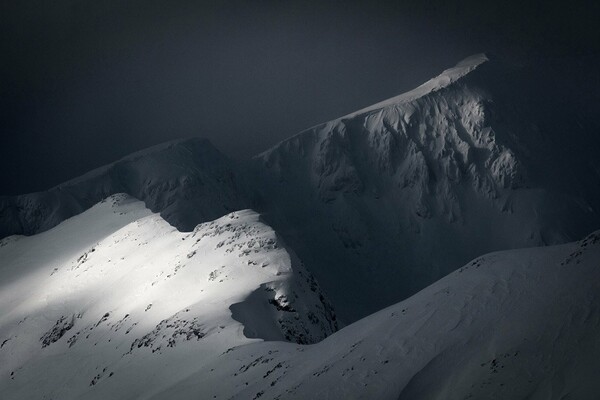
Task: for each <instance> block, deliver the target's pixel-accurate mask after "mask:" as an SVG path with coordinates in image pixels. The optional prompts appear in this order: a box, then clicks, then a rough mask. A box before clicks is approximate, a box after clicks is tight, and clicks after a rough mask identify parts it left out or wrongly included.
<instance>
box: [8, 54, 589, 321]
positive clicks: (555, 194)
mask: <svg viewBox="0 0 600 400" xmlns="http://www.w3.org/2000/svg"><path fill="white" fill-rule="evenodd" d="M536 74H539V71H536V70H529V69H527V68H524V67H519V66H512V65H508V64H506V63H504V62H503V61H501V60H498V59H494V58H491V59H490V57H488V56H486V55H484V54H479V55H475V56H472V57H469V58H467V59H465V60H463V61H462V62H460V63H458V64H457V65H456V66H455V67H453V68H450V69H448V70H446V71H444V72H442V73H441V74H440V75H439V76H437V77H435V78H433V79H431V80H430V81H428V82H426V83H424V84H423V85H421V86H419V87H418V88H416V89H414V90H412V91H410V92H408V93H404V94H401V95H399V96H396V97H393V98H391V99H388V100H385V101H383V102H380V103H378V104H375V105H373V106H370V107H367V108H364V109H362V110H360V111H357V112H354V113H351V114H349V115H346V116H344V117H341V118H338V119H335V120H333V121H329V122H327V123H324V124H321V125H318V126H315V127H313V128H310V129H308V130H306V131H303V132H301V133H299V134H298V135H296V136H294V137H292V138H290V139H288V140H285V141H283V142H282V143H279V144H277V145H276V146H274V147H273V148H271V149H269V150H267V151H265V152H264V153H262V154H260V155H258V156H256V157H255V158H254V159H253V160H252V161H250V162H249V163H235V162H232V161H230V160H229V159H228V158H227V157H226V156H224V155H222V154H221V153H220V152H219V151H218V150H216V149H215V148H214V147H213V146H212V145H211V144H210V143H208V142H207V141H206V140H200V139H189V140H181V141H176V142H171V143H166V144H163V145H159V146H155V147H153V148H150V149H147V150H143V151H141V152H138V153H136V154H133V155H131V156H129V157H126V158H124V159H122V160H120V161H117V162H116V163H114V164H111V165H109V166H106V167H103V168H99V169H98V170H95V171H92V172H90V173H88V174H86V175H84V176H82V177H80V178H77V179H75V180H72V181H70V182H67V183H64V184H62V185H59V186H57V187H55V188H52V189H50V190H49V191H46V192H41V193H33V194H27V195H21V196H14V197H0V221H2V223H1V224H0V237H4V236H7V235H11V234H33V233H36V232H41V231H44V230H47V229H49V228H51V227H53V226H55V225H56V224H57V223H59V222H61V221H63V220H64V219H66V218H68V217H70V216H72V215H76V214H78V213H80V212H82V211H84V210H86V209H88V208H89V207H91V206H92V205H93V204H95V203H96V202H98V201H100V200H101V199H103V198H105V197H106V196H109V195H111V194H114V193H121V192H124V193H128V194H130V195H131V196H133V197H135V198H137V199H140V200H142V201H144V202H145V204H146V206H147V207H148V208H150V209H151V210H152V211H153V212H159V213H160V214H161V216H162V217H163V218H164V219H165V220H166V221H168V222H169V223H170V224H171V225H173V226H175V227H177V228H178V229H179V230H181V231H191V230H192V229H194V227H195V226H196V225H197V224H199V223H202V222H206V221H210V220H213V219H215V218H218V217H220V216H222V215H223V214H225V213H227V212H229V211H234V210H240V209H245V208H252V209H255V210H257V211H258V212H260V213H261V214H262V215H263V216H264V218H265V220H266V221H267V222H268V224H269V225H271V226H273V227H274V229H275V230H276V231H277V232H278V233H279V234H280V235H282V237H283V238H284V239H285V240H286V242H287V243H289V244H290V246H291V247H292V248H293V249H294V250H295V251H296V253H297V254H298V255H299V256H300V258H301V259H302V260H303V261H304V262H305V263H306V265H307V267H308V269H309V270H310V271H311V272H312V273H314V274H315V276H316V277H317V279H318V280H319V281H320V282H321V284H322V285H323V287H324V290H325V291H326V292H327V293H328V294H329V296H330V298H331V300H332V302H333V303H334V304H336V309H337V310H338V313H339V316H340V317H341V318H342V320H344V321H347V322H350V321H355V320H356V319H358V318H360V317H363V316H365V315H367V314H369V313H372V312H374V311H376V310H378V309H380V308H381V307H384V306H387V305H390V304H392V303H394V302H397V301H399V300H401V299H404V298H406V297H407V296H409V295H410V294H413V293H415V292H416V291H418V290H420V289H422V288H423V287H425V286H426V285H427V284H430V283H432V282H434V281H435V280H437V279H439V278H441V277H442V276H444V275H445V274H447V273H449V272H451V271H452V270H454V269H456V268H458V267H459V266H460V265H462V264H464V263H465V262H467V261H468V260H469V259H472V258H474V257H476V256H478V255H480V254H483V253H486V252H489V251H496V250H502V249H510V248H520V247H527V246H539V245H547V244H555V243H564V242H567V241H570V240H577V239H578V238H580V237H582V236H584V235H586V234H587V233H588V232H591V231H593V230H594V229H597V228H598V226H600V214H599V211H598V208H597V204H600V161H599V160H600V159H599V158H598V157H597V154H598V153H599V152H600V148H598V141H597V140H595V139H594V135H595V134H596V133H597V132H598V129H600V127H598V126H597V124H596V125H593V124H592V125H590V124H589V123H587V122H586V121H588V120H589V118H588V119H585V118H584V117H585V115H584V116H581V115H579V112H580V111H579V110H580V109H582V108H583V107H581V104H579V103H576V102H572V101H568V99H567V100H564V99H558V98H555V97H556V96H552V95H551V94H552V90H551V89H548V86H551V85H552V84H558V83H551V82H550V83H549V82H545V81H542V82H540V79H539V78H537V77H536Z"/></svg>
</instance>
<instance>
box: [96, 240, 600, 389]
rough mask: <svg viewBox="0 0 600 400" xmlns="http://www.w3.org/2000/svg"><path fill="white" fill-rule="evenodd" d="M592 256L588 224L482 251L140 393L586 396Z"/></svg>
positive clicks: (593, 326) (595, 314)
mask: <svg viewBox="0 0 600 400" xmlns="http://www.w3.org/2000/svg"><path fill="white" fill-rule="evenodd" d="M599 265H600V232H596V233H594V234H591V235H589V236H588V237H586V238H585V239H584V240H582V241H580V242H577V243H571V244H567V245H561V246H549V247H540V248H532V249H520V250H511V251H505V252H498V253H492V254H487V255H484V256H481V257H478V258H477V259H475V260H473V261H471V262H469V263H468V264H466V265H464V266H463V267H462V268H460V269H458V270H457V271H455V272H453V273H452V274H450V275H448V276H446V277H445V278H443V279H441V280H440V281H438V282H436V283H435V284H433V285H431V286H429V287H427V288H425V289H424V290H422V291H421V292H419V293H417V294H416V295H414V296H413V297H411V298H409V299H407V300H405V301H403V302H401V303H398V304H395V305H393V306H391V307H388V308H386V309H384V310H381V311H379V312H377V313H376V314H374V315H371V316H369V317H367V318H364V319H362V320H360V321H358V322H356V323H354V324H352V325H349V326H347V327H345V328H344V329H342V330H340V331H339V332H337V333H334V334H333V335H331V336H329V337H328V338H327V339H325V340H324V341H322V342H319V343H317V344H315V345H311V346H296V345H292V344H289V343H283V342H262V343H261V342H255V343H248V344H246V345H243V346H238V347H236V348H234V349H233V350H231V351H229V352H227V353H226V354H223V356H221V357H219V358H215V359H211V360H206V362H205V363H203V362H198V363H197V364H196V365H194V366H193V367H192V369H190V370H186V374H189V375H188V376H182V377H181V380H180V381H179V382H178V383H177V384H175V385H173V386H172V387H170V388H168V389H166V390H164V391H162V392H159V393H156V394H155V395H154V396H153V397H151V398H152V399H157V400H158V399H189V398H206V399H210V398H217V399H230V398H232V399H258V398H260V399H308V398H315V399H382V400H386V399H390V400H397V399H411V400H414V399H417V400H419V399H440V400H441V399H465V398H467V399H469V398H472V399H481V398H498V399H516V400H519V399H523V400H525V399H556V400H558V399H564V398H568V397H572V398H577V399H592V398H595V397H596V396H597V394H598V392H599V391H600V382H599V381H598V379H597V371H598V370H600V343H599V341H598V335H599V334H600V268H598V266H599ZM223 382H227V384H223ZM115 387H117V386H113V384H112V382H111V381H110V380H106V381H105V382H102V383H101V384H100V385H97V386H96V387H95V388H93V389H92V390H91V391H90V392H89V393H88V394H87V396H86V398H97V399H102V398H108V397H114V396H113V393H115ZM123 387H127V385H123ZM117 393H119V394H120V393H121V391H120V390H119V391H118V392H117ZM142 393H147V392H142ZM137 397H142V398H145V396H144V395H142V394H140V395H138V396H137Z"/></svg>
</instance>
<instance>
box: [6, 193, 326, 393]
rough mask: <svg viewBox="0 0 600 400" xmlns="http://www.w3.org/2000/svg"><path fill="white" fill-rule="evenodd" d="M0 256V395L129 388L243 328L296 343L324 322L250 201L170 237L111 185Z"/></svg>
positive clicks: (252, 336)
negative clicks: (82, 208) (248, 206)
mask: <svg viewBox="0 0 600 400" xmlns="http://www.w3.org/2000/svg"><path fill="white" fill-rule="evenodd" d="M0 260H2V262H1V265H2V268H0V282H1V283H0V346H1V348H0V393H2V394H3V398H10V399H20V398H22V399H30V398H62V399H67V398H80V397H82V396H83V397H87V394H88V392H90V391H92V392H93V391H94V388H95V387H96V386H97V385H99V386H102V385H105V387H108V386H110V387H112V388H113V389H115V388H119V389H118V390H116V389H115V390H116V391H115V392H114V393H113V395H111V396H110V397H112V398H118V397H122V398H127V397H128V396H134V397H139V396H138V394H139V393H147V394H151V393H153V392H155V391H158V390H160V389H161V388H163V387H168V386H170V385H173V384H174V383H175V382H177V381H178V380H180V379H182V378H183V377H185V376H187V374H188V372H189V371H193V370H194V369H195V368H197V366H198V365H207V363H210V362H211V361H210V360H213V361H214V360H217V359H218V358H219V357H220V356H221V355H222V354H223V353H226V352H228V351H231V349H232V348H233V347H235V346H240V345H244V344H247V343H253V342H256V341H261V340H256V338H258V339H265V340H287V341H290V342H295V343H303V344H306V343H314V342H316V341H319V340H322V339H323V338H325V337H326V336H327V335H329V334H331V333H332V332H334V331H335V330H336V329H337V322H336V318H335V314H334V312H333V310H332V308H331V306H330V305H329V303H328V302H327V300H326V299H325V297H324V296H323V294H322V293H321V291H320V289H319V286H318V284H317V282H316V281H315V279H314V278H312V276H311V275H310V274H309V273H308V272H307V271H306V270H305V269H304V267H303V266H302V263H301V262H300V261H299V260H298V258H297V257H296V256H295V255H294V254H293V253H292V252H291V251H289V250H288V249H287V248H286V247H285V246H284V244H283V242H282V241H281V239H280V238H279V237H278V236H277V235H276V234H275V232H274V231H273V230H272V229H271V228H269V227H268V226H267V225H265V224H263V223H262V222H260V218H259V216H258V214H256V213H254V212H253V211H250V210H245V211H236V212H232V213H230V214H228V215H226V216H224V217H222V218H219V219H217V220H215V221H212V222H206V223H204V224H201V225H198V226H197V227H196V228H195V229H194V230H193V231H192V232H189V233H181V232H178V231H177V230H176V229H175V228H173V227H172V226H170V225H169V224H168V223H166V222H165V221H164V220H163V219H162V218H161V217H160V216H159V215H158V214H153V213H152V212H150V211H149V210H148V209H146V208H145V207H144V205H143V203H142V202H140V201H136V200H135V199H133V198H131V197H129V196H127V195H122V194H119V195H114V196H111V197H109V198H107V199H106V200H104V201H102V202H101V203H99V204H97V205H95V206H94V207H92V208H91V209H89V210H88V211H86V212H84V213H82V214H80V215H78V216H76V217H73V218H71V219H68V220H66V221H64V222H63V223H61V224H59V225H58V226H56V227H55V228H53V229H51V230H49V231H46V232H44V233H41V234H38V235H34V236H30V237H24V236H10V237H7V238H5V239H3V240H2V241H1V242H0ZM90 355H93V356H92V357H90ZM32 382H35V384H34V385H32ZM125 382H126V383H125Z"/></svg>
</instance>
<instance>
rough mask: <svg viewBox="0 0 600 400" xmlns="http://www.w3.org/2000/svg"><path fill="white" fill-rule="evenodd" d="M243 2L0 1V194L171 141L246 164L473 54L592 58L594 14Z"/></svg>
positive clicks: (436, 5)
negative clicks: (185, 141) (185, 140)
mask: <svg viewBox="0 0 600 400" xmlns="http://www.w3.org/2000/svg"><path fill="white" fill-rule="evenodd" d="M247 3H250V2H232V1H218V2H206V1H175V0H168V1H167V0H165V1H152V0H147V1H127V0H119V1H91V0H90V1H83V0H70V1H66V0H56V1H46V0H43V1H34V0H29V1H22V0H14V1H13V0H4V1H2V4H1V5H0V46H1V47H0V51H1V53H0V60H1V61H0V72H1V75H0V132H1V138H2V142H1V146H0V194H16V193H24V192H31V191H37V190H43V189H47V188H49V187H51V186H53V185H55V184H58V183H60V182H62V181H64V180H67V179H69V178H72V177H75V176H77V175H80V174H82V173H84V172H86V171H88V170H89V169H92V168H94V167H97V166H100V165H102V164H105V163H108V162H111V161H113V160H115V159H117V158H119V157H121V156H124V155H126V154H128V153H130V152H132V151H135V150H137V149H140V148H143V147H147V146H150V145H153V144H156V143H159V142H162V141H165V140H170V139H174V138H178V137H188V136H203V137H206V138H208V139H210V140H211V141H212V142H213V143H214V144H215V145H216V146H217V147H218V148H220V149H221V150H222V151H223V152H225V153H226V154H228V155H230V156H232V157H235V158H247V157H250V156H252V155H253V154H255V153H257V152H260V151H262V150H264V149H266V148H268V147H270V145H272V144H274V143H276V142H278V141H279V140H282V139H284V138H286V137H288V136H291V135H293V134H295V133H297V132H298V131H300V130H302V129H305V128H308V127H310V126H312V125H315V124H317V123H320V122H324V121H327V120H329V119H333V118H336V117H338V116H341V115H344V114H346V113H349V112H351V111H354V110H356V109H359V108H362V107H364V106H367V105H369V104H372V103H375V102H377V101H380V100H382V99H385V98H388V97H391V96H394V95H396V94H399V93H401V92H404V91H406V90H409V89H411V88H412V87H414V86H417V85H419V84H420V83H422V82H423V81H425V80H427V79H429V78H430V77H432V76H434V75H436V74H438V73H439V72H441V70H443V69H444V68H446V67H449V66H452V65H454V64H455V63H456V62H457V61H459V60H460V59H462V58H464V57H466V56H468V55H471V54H473V53H478V52H482V51H488V52H490V51H491V52H494V53H495V54H499V55H502V56H504V57H507V58H512V59H518V60H529V59H532V58H541V59H544V58H556V57H562V58H565V57H569V58H577V57H581V56H584V57H589V56H590V54H591V55H592V56H593V57H594V56H595V55H597V54H598V48H599V45H600V43H599V33H598V29H596V28H595V26H594V24H595V23H597V22H598V19H599V18H598V17H599V16H600V14H599V12H598V11H599V9H598V2H594V3H593V2H575V1H569V2H564V3H560V4H559V3H557V2H552V1H546V2H541V1H540V2H523V1H520V2H500V1H495V2H486V1H477V2H476V1H466V2H455V1H430V2H427V1H421V0H410V1H398V2H394V3H391V2H388V3H381V2H373V1H370V2H364V3H356V2H352V3H349V2H325V1H317V2H311V1H308V2H253V4H252V5H248V4H247ZM555 3H556V4H555Z"/></svg>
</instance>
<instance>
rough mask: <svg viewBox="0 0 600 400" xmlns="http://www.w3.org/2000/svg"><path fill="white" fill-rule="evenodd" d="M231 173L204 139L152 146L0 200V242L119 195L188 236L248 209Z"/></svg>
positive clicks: (31, 232)
mask: <svg viewBox="0 0 600 400" xmlns="http://www.w3.org/2000/svg"><path fill="white" fill-rule="evenodd" d="M234 169H235V168H234V166H232V165H231V163H230V162H229V160H228V159H227V158H226V157H225V156H223V155H222V154H221V153H219V151H218V150H216V149H215V148H214V147H213V146H212V145H211V144H210V143H209V142H208V141H207V140H203V139H188V140H180V141H175V142H169V143H165V144H162V145H158V146H154V147H151V148H149V149H146V150H143V151H140V152H137V153H134V154H132V155H130V156H128V157H125V158H123V159H122V160H119V161H117V162H115V163H113V164H110V165H107V166H105V167H102V168H98V169H96V170H94V171H92V172H90V173H88V174H85V175H83V176H81V177H79V178H76V179H74V180H71V181H69V182H66V183H63V184H61V185H59V186H57V187H54V188H52V189H50V190H48V191H46V192H40V193H31V194H26V195H21V196H14V197H8V196H4V197H1V196H0V221H2V224H0V237H5V236H8V235H13V234H26V235H31V234H34V233H37V232H42V231H45V230H47V229H49V228H52V227H53V226H55V225H57V224H58V223H60V222H61V221H63V220H65V219H67V218H69V217H71V216H73V215H76V214H79V213H81V212H83V211H85V210H87V209H88V208H90V207H91V206H93V205H94V204H96V203H97V202H99V201H100V200H102V199H104V198H106V197H107V196H109V195H111V194H115V193H121V192H124V193H128V194H130V195H132V196H134V197H135V198H138V199H141V200H142V201H144V202H145V203H146V205H147V206H148V207H149V208H150V209H151V210H153V211H155V212H160V213H161V215H162V217H163V218H164V219H165V220H167V221H168V222H169V223H171V224H172V225H174V226H175V227H177V228H178V229H180V230H183V231H190V230H192V229H193V228H194V227H195V226H196V225H197V224H198V223H200V222H205V221H210V220H212V219H215V218H218V217H220V216H222V215H223V214H225V213H227V212H228V211H233V210H239V209H243V208H246V207H247V204H246V203H245V201H244V196H243V194H242V193H243V192H244V190H243V188H242V186H243V185H242V184H241V182H240V180H239V179H238V178H237V177H236V175H235V173H234Z"/></svg>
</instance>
